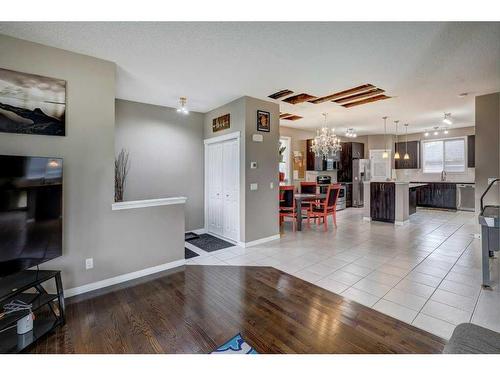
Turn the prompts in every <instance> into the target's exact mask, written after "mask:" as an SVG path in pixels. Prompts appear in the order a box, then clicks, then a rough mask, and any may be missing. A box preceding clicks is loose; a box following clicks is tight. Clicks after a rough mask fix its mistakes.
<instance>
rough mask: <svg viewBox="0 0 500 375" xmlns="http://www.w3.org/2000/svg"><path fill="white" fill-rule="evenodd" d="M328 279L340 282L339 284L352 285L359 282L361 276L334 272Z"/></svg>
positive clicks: (340, 271)
mask: <svg viewBox="0 0 500 375" xmlns="http://www.w3.org/2000/svg"><path fill="white" fill-rule="evenodd" d="M327 278H328V279H331V280H335V281H340V282H341V283H344V284H348V285H352V284H354V283H357V282H358V281H359V280H361V276H357V275H354V274H352V273H349V272H344V271H342V270H339V271H335V272H334V273H332V274H331V275H329V276H328V277H327Z"/></svg>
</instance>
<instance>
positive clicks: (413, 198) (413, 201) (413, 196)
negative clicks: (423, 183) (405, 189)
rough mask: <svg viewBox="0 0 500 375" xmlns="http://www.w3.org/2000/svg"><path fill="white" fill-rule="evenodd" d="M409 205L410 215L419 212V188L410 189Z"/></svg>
mask: <svg viewBox="0 0 500 375" xmlns="http://www.w3.org/2000/svg"><path fill="white" fill-rule="evenodd" d="M408 204H409V208H408V215H413V214H414V213H416V212H417V188H410V190H409V197H408Z"/></svg>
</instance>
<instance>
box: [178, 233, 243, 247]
mask: <svg viewBox="0 0 500 375" xmlns="http://www.w3.org/2000/svg"><path fill="white" fill-rule="evenodd" d="M187 242H189V243H190V244H191V245H194V246H196V247H199V248H200V249H202V250H205V251H208V252H211V251H216V250H221V249H225V248H226V247H231V246H234V244H232V243H230V242H227V241H224V240H221V239H220V238H217V237H215V236H212V235H210V234H206V233H205V234H200V236H199V237H198V238H192V239H189V240H187Z"/></svg>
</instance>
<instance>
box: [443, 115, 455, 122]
mask: <svg viewBox="0 0 500 375" xmlns="http://www.w3.org/2000/svg"><path fill="white" fill-rule="evenodd" d="M443 122H444V123H445V124H446V125H451V124H453V121H452V120H451V113H445V114H444V118H443Z"/></svg>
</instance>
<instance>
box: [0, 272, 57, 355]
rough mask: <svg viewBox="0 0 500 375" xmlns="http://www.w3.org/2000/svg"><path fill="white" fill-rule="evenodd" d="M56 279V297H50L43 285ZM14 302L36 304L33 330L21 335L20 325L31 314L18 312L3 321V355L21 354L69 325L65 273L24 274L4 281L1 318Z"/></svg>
mask: <svg viewBox="0 0 500 375" xmlns="http://www.w3.org/2000/svg"><path fill="white" fill-rule="evenodd" d="M51 279H54V282H55V290H56V293H55V294H54V293H48V292H47V291H46V290H45V288H44V287H43V286H42V283H44V282H47V281H49V280H51ZM13 300H21V301H23V302H26V303H31V304H32V311H33V313H34V314H35V320H34V321H33V330H32V331H30V332H28V333H25V334H23V335H18V334H17V326H16V324H17V321H18V320H19V319H21V318H22V317H24V316H26V315H28V312H27V311H26V312H23V311H20V312H15V313H12V314H8V315H5V316H3V318H0V353H19V352H22V351H24V350H26V349H28V348H29V347H30V346H31V345H33V344H34V343H35V342H36V341H37V340H39V339H41V338H42V337H44V336H46V335H47V334H49V333H51V332H53V331H54V330H55V329H56V327H58V326H61V325H63V324H64V323H65V317H64V294H63V288H62V281H61V271H45V270H39V271H22V272H19V273H16V274H14V275H10V276H7V277H3V278H1V279H0V314H1V313H2V312H3V311H4V309H3V306H4V305H5V304H6V303H9V302H10V301H13Z"/></svg>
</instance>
